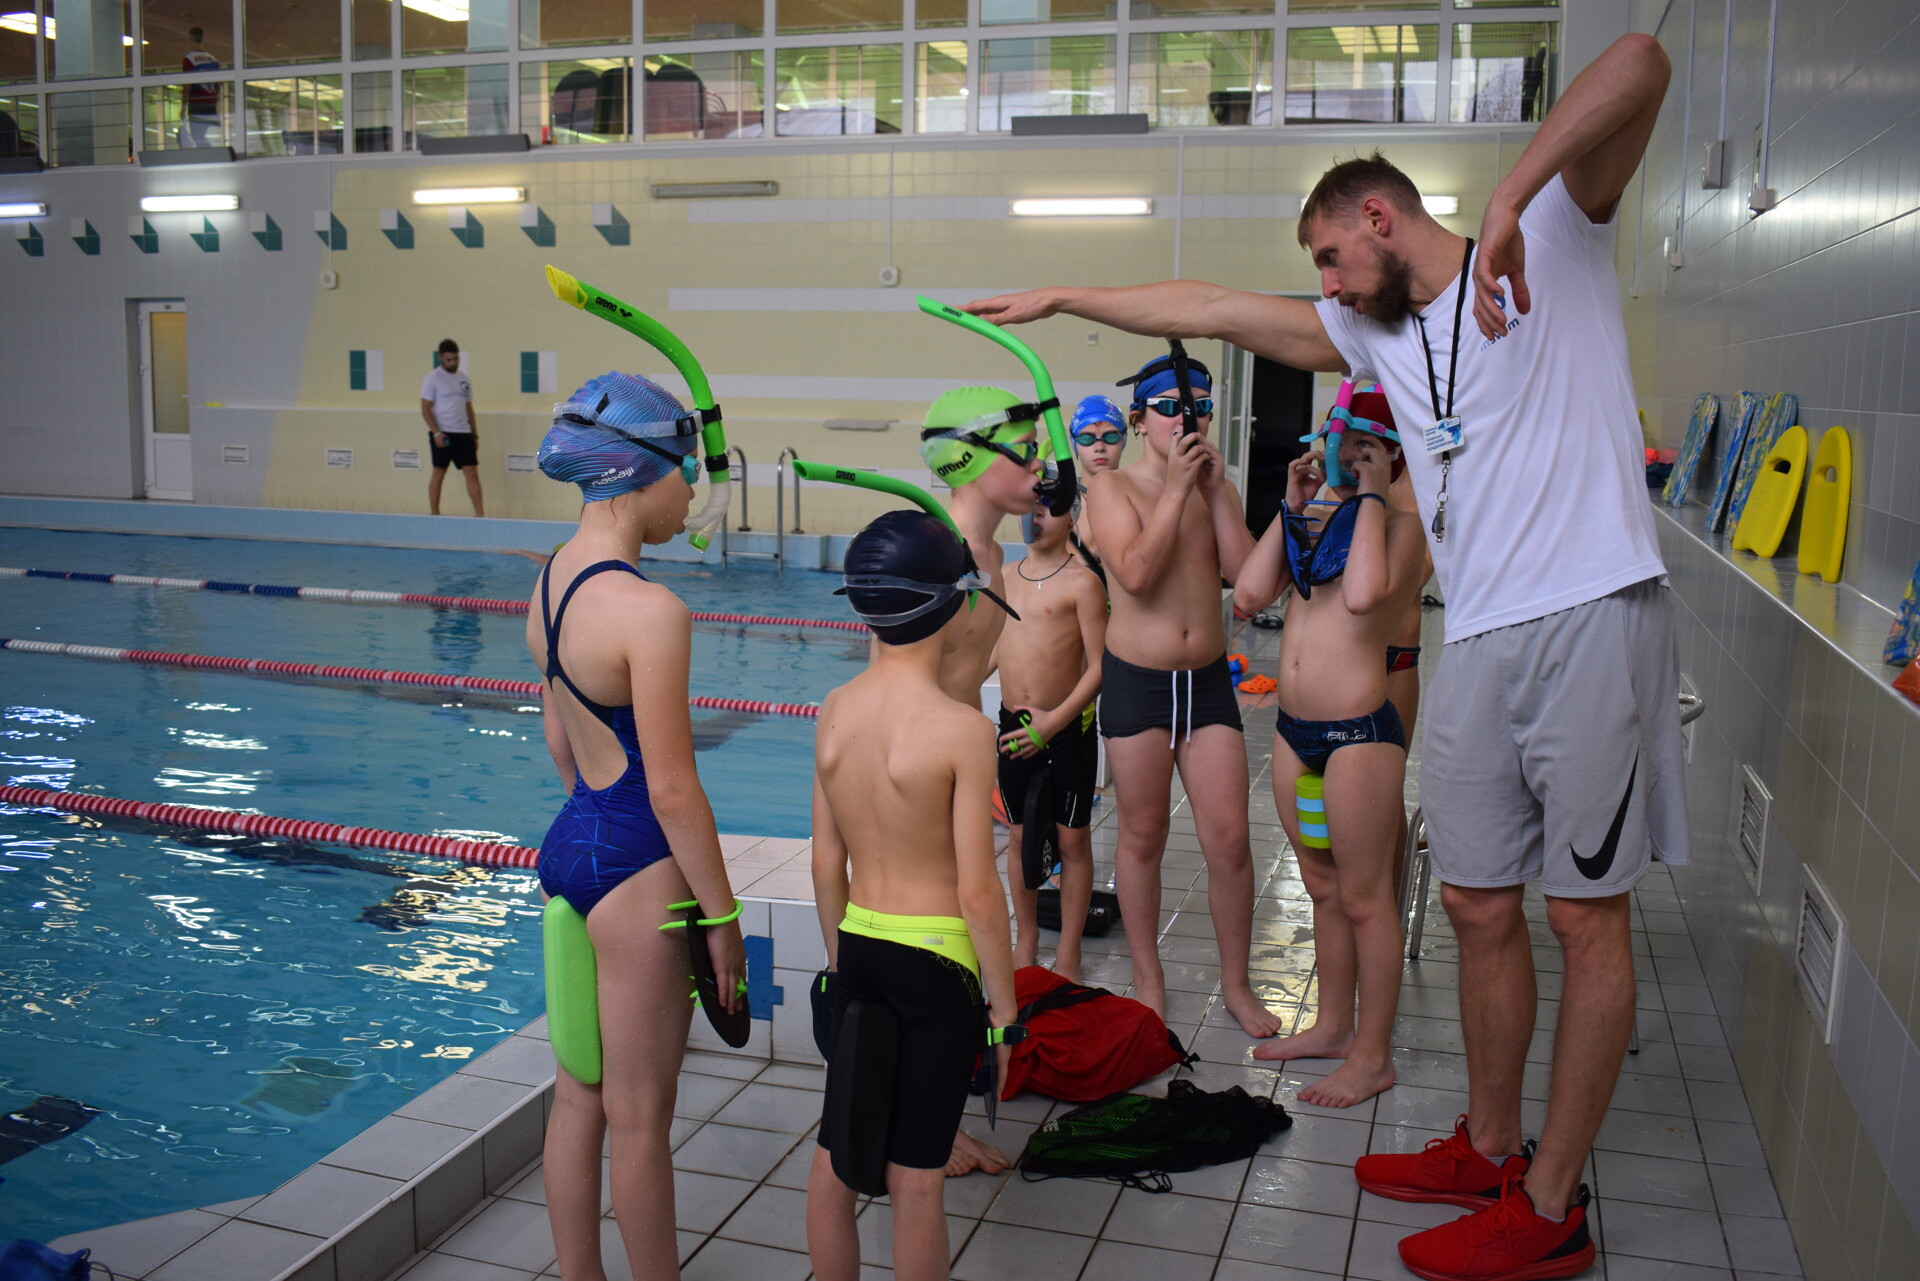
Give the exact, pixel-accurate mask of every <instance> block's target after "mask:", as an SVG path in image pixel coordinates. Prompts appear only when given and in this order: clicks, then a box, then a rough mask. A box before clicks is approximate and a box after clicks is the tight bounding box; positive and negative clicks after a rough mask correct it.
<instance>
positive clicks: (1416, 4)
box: [1287, 0, 1524, 13]
mask: <svg viewBox="0 0 1920 1281" xmlns="http://www.w3.org/2000/svg"><path fill="white" fill-rule="evenodd" d="M1523 2H1524V0H1523ZM1458 4H1459V0H1455V7H1458ZM1439 7H1440V0H1287V12H1288V13H1366V12H1367V11H1368V10H1373V11H1374V12H1379V11H1380V10H1382V9H1393V10H1401V11H1404V10H1407V9H1438V8H1439Z"/></svg>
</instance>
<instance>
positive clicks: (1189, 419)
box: [1167, 338, 1200, 436]
mask: <svg viewBox="0 0 1920 1281" xmlns="http://www.w3.org/2000/svg"><path fill="white" fill-rule="evenodd" d="M1167 347H1168V348H1169V353H1170V355H1171V356H1172V359H1173V378H1174V381H1175V382H1176V383H1178V384H1179V387H1180V434H1181V435H1183V436H1186V435H1191V434H1192V433H1194V432H1197V431H1199V430H1200V414H1199V411H1198V410H1197V409H1196V408H1195V406H1194V403H1193V375H1192V373H1191V371H1190V369H1189V367H1188V365H1187V348H1186V345H1185V344H1183V343H1182V342H1181V341H1180V340H1179V339H1178V338H1169V339H1167Z"/></svg>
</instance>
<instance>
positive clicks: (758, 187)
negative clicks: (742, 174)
mask: <svg viewBox="0 0 1920 1281" xmlns="http://www.w3.org/2000/svg"><path fill="white" fill-rule="evenodd" d="M779 194H780V184H779V183H777V182H656V183H654V184H653V198H654V199H655V200H723V199H725V198H727V197H729V196H777V195H779Z"/></svg>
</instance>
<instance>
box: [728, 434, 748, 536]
mask: <svg viewBox="0 0 1920 1281" xmlns="http://www.w3.org/2000/svg"><path fill="white" fill-rule="evenodd" d="M727 456H728V457H729V458H737V459H739V460H740V471H739V473H738V475H739V477H740V532H741V533H743V534H750V533H752V532H753V526H752V525H749V524H748V523H747V519H748V517H747V493H748V487H747V451H746V450H744V449H742V448H740V446H738V445H735V446H734V447H733V448H732V449H729V450H728V451H727Z"/></svg>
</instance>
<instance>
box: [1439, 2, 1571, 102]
mask: <svg viewBox="0 0 1920 1281" xmlns="http://www.w3.org/2000/svg"><path fill="white" fill-rule="evenodd" d="M1559 33H1560V25H1559V24H1558V23H1555V22H1471V23H1464V22H1463V23H1461V24H1459V25H1458V26H1456V27H1454V29H1453V95H1452V98H1451V100H1450V103H1451V105H1449V107H1448V108H1447V114H1448V117H1449V118H1450V119H1452V120H1454V121H1456V122H1459V123H1463V124H1464V123H1469V122H1484V121H1497V122H1499V123H1502V124H1537V123H1539V121H1540V118H1541V117H1542V116H1544V115H1546V113H1547V108H1548V106H1550V105H1551V104H1552V102H1553V93H1554V80H1555V78H1556V76H1557V74H1558V71H1559V62H1560V58H1559V50H1558V48H1557V47H1556V43H1557V41H1558V39H1559Z"/></svg>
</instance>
